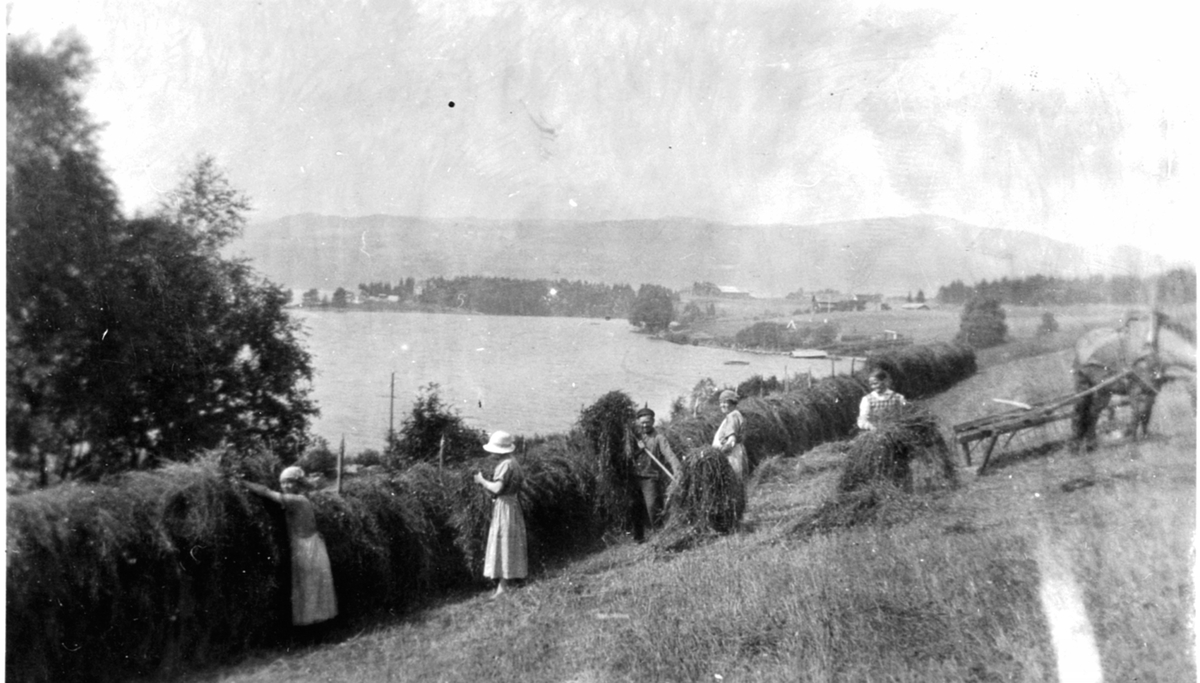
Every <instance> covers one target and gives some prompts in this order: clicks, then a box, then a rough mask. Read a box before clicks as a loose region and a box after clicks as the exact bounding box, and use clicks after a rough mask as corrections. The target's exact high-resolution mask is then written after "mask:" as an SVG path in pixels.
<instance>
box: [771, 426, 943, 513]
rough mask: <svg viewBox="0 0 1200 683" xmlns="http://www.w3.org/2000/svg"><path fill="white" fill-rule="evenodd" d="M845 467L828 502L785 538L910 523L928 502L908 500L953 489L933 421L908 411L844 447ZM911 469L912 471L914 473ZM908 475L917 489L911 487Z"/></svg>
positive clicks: (938, 431) (941, 445)
mask: <svg viewBox="0 0 1200 683" xmlns="http://www.w3.org/2000/svg"><path fill="white" fill-rule="evenodd" d="M844 451H845V454H846V455H845V458H846V463H845V466H844V468H843V470H842V474H841V477H840V478H839V479H838V483H837V489H836V493H835V495H834V497H833V499H831V500H828V501H826V502H825V503H823V504H822V505H821V506H820V507H819V508H817V510H815V511H814V512H811V513H808V514H805V515H803V516H801V517H800V518H799V519H798V520H796V521H795V522H793V523H792V524H791V525H790V527H789V529H788V531H787V535H790V536H800V537H803V536H808V535H811V534H813V533H823V532H828V531H831V530H834V529H841V528H846V527H851V526H857V525H862V524H896V523H900V522H903V521H906V520H908V519H912V518H913V517H914V516H915V515H916V514H917V513H918V512H919V511H920V510H922V509H924V508H925V507H927V506H928V504H929V502H928V500H926V499H925V498H923V497H921V496H914V495H911V494H912V493H913V491H914V488H918V489H919V490H921V491H925V490H930V489H939V488H952V487H954V486H957V485H958V475H957V470H956V468H955V465H954V457H953V454H952V452H951V451H950V448H949V446H948V445H947V444H946V441H945V439H944V438H943V437H942V435H941V431H940V430H939V428H938V425H937V421H936V420H935V419H934V418H933V416H932V415H930V414H929V413H928V412H927V411H925V410H924V409H922V408H918V407H915V406H908V407H907V408H906V409H905V411H904V412H903V413H902V414H901V415H900V417H899V419H897V420H895V421H894V422H890V423H885V424H883V425H881V426H880V427H879V428H878V429H876V430H872V431H866V432H862V433H860V434H859V435H858V436H856V437H854V439H853V440H852V441H850V442H849V443H848V444H846V445H845V447H844ZM914 466H915V467H914ZM914 470H919V471H920V473H921V475H922V476H921V479H922V485H921V486H920V487H915V486H914V482H913V477H914Z"/></svg>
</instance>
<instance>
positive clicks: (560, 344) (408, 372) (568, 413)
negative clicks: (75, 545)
mask: <svg viewBox="0 0 1200 683" xmlns="http://www.w3.org/2000/svg"><path fill="white" fill-rule="evenodd" d="M292 314H293V315H295V316H296V317H297V318H298V319H299V320H301V322H302V323H303V325H304V328H305V331H306V334H305V336H304V337H303V340H304V343H305V345H306V347H307V348H308V350H309V352H310V353H312V355H313V367H314V369H315V377H314V378H313V397H314V398H315V399H316V401H317V403H318V405H319V407H320V409H321V415H320V417H318V418H317V419H316V420H315V421H314V425H313V431H314V432H315V433H316V434H318V435H320V436H323V437H325V438H326V439H328V440H329V442H330V444H331V445H332V446H334V447H335V448H336V447H337V445H338V443H339V442H340V440H341V439H342V437H343V436H344V437H345V439H346V451H347V453H357V452H359V451H361V450H364V449H367V448H375V449H381V448H382V447H383V443H384V438H385V435H386V434H387V429H388V419H389V384H390V382H391V376H392V373H393V372H395V373H396V394H395V395H396V400H395V424H396V427H397V428H399V426H400V424H401V422H402V421H403V419H404V417H405V416H406V415H407V414H408V413H409V412H410V411H411V410H412V405H413V401H414V400H415V399H416V397H417V396H418V394H419V389H420V388H421V387H423V386H425V385H427V384H429V383H430V382H436V383H437V384H438V385H439V389H438V394H439V396H440V397H441V398H442V400H443V401H444V402H445V403H446V404H448V405H451V406H453V407H454V408H455V409H456V410H457V411H458V413H459V414H460V415H461V416H462V417H463V418H464V420H465V421H466V422H467V423H468V424H470V425H472V426H474V427H478V428H480V429H484V430H487V431H491V430H494V429H505V430H508V431H511V432H514V433H516V434H526V435H532V434H537V433H540V434H550V433H555V432H564V431H566V430H567V429H569V428H570V427H571V425H572V424H574V422H575V420H576V419H577V418H578V417H579V411H580V410H581V409H582V408H584V407H586V406H589V405H591V404H592V403H594V402H595V401H596V399H598V398H600V397H601V396H602V395H604V394H605V393H607V392H609V391H611V390H614V389H619V390H621V391H624V392H625V393H627V394H628V395H629V396H630V397H631V398H632V399H633V400H634V401H635V402H637V404H638V405H641V404H643V403H647V404H649V405H650V407H651V408H653V409H654V410H655V411H656V412H658V413H659V416H660V417H665V416H666V415H667V414H668V413H669V411H670V405H671V402H672V401H673V400H674V399H675V398H677V397H679V396H688V395H690V393H691V391H692V388H693V387H695V385H696V383H697V382H698V381H700V380H701V379H703V378H705V377H711V378H712V379H713V380H714V381H715V382H716V383H717V385H718V386H720V385H725V384H729V385H736V384H738V383H739V382H741V381H743V380H745V379H747V378H749V377H751V376H752V375H763V376H765V377H770V376H771V375H775V376H777V377H780V378H782V377H783V376H784V375H785V374H791V375H794V374H801V373H806V372H809V371H810V370H811V371H812V373H813V375H814V376H817V377H823V376H825V375H828V374H829V372H830V368H831V365H830V362H829V361H828V360H819V361H808V360H799V359H794V358H790V357H787V356H770V355H758V354H749V353H742V352H737V351H731V350H726V349H712V348H704V347H696V346H681V345H678V344H671V343H668V342H664V341H657V340H653V339H649V338H647V337H646V336H644V335H640V334H635V333H634V332H633V331H632V328H631V327H630V325H629V322H628V321H626V320H598V319H591V318H531V317H511V316H466V315H442V314H435V313H407V312H405V313H400V312H362V311H353V312H345V313H334V312H326V311H303V310H295V311H293V312H292ZM726 361H741V362H744V363H746V364H745V365H741V364H735V365H727V364H726ZM842 366H845V367H842ZM848 369H849V362H848V361H847V362H842V363H839V364H838V371H839V372H846V371H847V370H848Z"/></svg>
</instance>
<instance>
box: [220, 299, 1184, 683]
mask: <svg viewBox="0 0 1200 683" xmlns="http://www.w3.org/2000/svg"><path fill="white" fill-rule="evenodd" d="M889 313H890V312H889ZM917 313H929V312H924V311H922V312H917ZM934 313H938V312H934ZM1102 314H1107V312H1097V313H1096V315H1097V316H1100V315H1102ZM847 315H862V314H847ZM881 315H884V314H881ZM952 317H953V318H954V320H955V323H956V322H957V313H955V314H954V315H953V316H952ZM1013 317H1014V316H1012V314H1011V312H1010V322H1012V318H1013ZM1032 317H1033V318H1034V319H1035V320H1036V319H1038V318H1040V310H1038V311H1037V315H1036V316H1032ZM1065 322H1066V320H1065V319H1064V318H1063V317H1060V323H1065ZM1064 327H1066V325H1064ZM914 336H915V335H914ZM1027 350H1028V349H1027ZM1011 355H1013V356H1014V357H1016V358H1017V359H1016V360H1012V361H1006V360H1005V357H1004V356H1003V355H1001V354H996V355H993V356H992V357H991V358H992V361H991V362H990V363H989V364H987V365H984V366H982V367H981V370H980V372H979V373H978V374H977V375H976V376H974V377H972V378H971V379H969V380H967V381H965V382H963V383H961V384H959V385H958V386H956V387H954V388H953V389H951V390H950V391H947V392H945V393H943V394H941V395H939V396H936V397H934V398H932V399H930V400H928V401H926V402H925V405H926V407H927V408H929V409H930V410H931V411H933V412H934V414H936V415H937V416H938V418H939V420H940V421H941V423H942V425H943V427H944V428H945V430H946V431H947V432H948V428H949V425H951V424H953V423H954V422H957V421H961V420H965V419H969V418H972V417H978V416H980V415H982V414H985V413H986V412H988V411H990V410H994V409H1003V406H1001V405H998V404H996V403H995V402H993V401H991V399H992V398H1006V399H1016V400H1026V401H1028V400H1039V399H1042V398H1048V397H1050V396H1056V395H1061V394H1064V393H1068V392H1069V391H1070V383H1069V376H1068V375H1067V374H1066V373H1067V370H1068V368H1069V362H1070V356H1069V355H1068V354H1067V353H1066V352H1063V351H1060V352H1057V353H1050V354H1043V355H1035V356H1032V357H1022V356H1023V354H1022V353H1011ZM1065 430H1066V425H1065V424H1059V425H1053V426H1049V427H1045V428H1041V429H1039V430H1034V431H1031V432H1030V433H1029V434H1027V435H1024V436H1022V437H1019V438H1018V439H1017V440H1014V442H1013V443H1012V444H1010V445H1009V447H1008V448H1007V449H1005V450H1004V451H1003V452H999V453H998V454H997V455H996V456H995V457H994V461H993V462H994V467H993V468H992V469H991V470H990V471H989V472H988V473H987V474H985V475H983V476H976V475H975V473H974V471H973V470H969V469H967V468H965V467H963V468H960V475H961V478H962V482H963V483H962V485H961V486H960V487H959V488H958V489H957V490H953V491H945V490H941V491H932V490H925V489H923V488H922V487H921V486H920V485H919V484H918V488H917V493H916V494H914V495H911V496H903V497H901V498H898V499H893V500H888V501H885V502H884V503H883V504H882V505H881V506H880V507H879V508H877V509H876V510H875V511H874V514H873V515H872V514H867V515H865V516H864V517H863V519H864V523H862V524H858V525H855V526H851V527H849V528H845V529H841V530H838V531H834V532H829V533H813V532H812V530H811V529H810V528H809V527H808V526H807V522H806V520H809V519H811V516H812V513H813V511H814V510H816V509H817V508H818V507H819V506H820V505H821V504H822V503H824V502H826V501H828V500H829V499H830V498H831V496H832V495H833V488H834V485H835V483H836V480H837V477H838V474H839V471H840V469H841V465H842V461H843V451H842V449H841V448H840V447H839V446H838V445H836V444H834V445H829V446H823V447H819V448H817V449H815V450H813V451H810V452H808V453H806V454H805V455H803V456H801V457H798V458H791V459H777V460H773V461H769V462H768V463H766V464H765V465H764V466H763V467H761V468H760V470H759V471H758V472H757V473H756V475H755V482H754V483H753V484H752V486H753V488H752V491H751V495H750V502H749V508H748V511H747V516H746V520H745V522H746V523H745V528H744V529H743V531H742V532H741V533H737V534H734V535H732V536H730V537H725V538H720V539H718V540H716V541H714V542H712V543H710V544H708V545H704V546H701V547H698V548H694V549H691V550H687V551H683V552H666V551H664V550H660V549H656V548H655V546H654V545H653V544H652V543H650V544H645V545H637V544H633V543H631V542H630V541H629V540H628V539H623V538H610V539H608V542H609V544H608V546H607V547H605V548H602V549H599V550H598V551H597V552H594V553H591V554H589V555H587V556H584V557H581V558H579V559H578V560H577V561H575V562H573V563H570V564H567V565H565V566H562V567H558V568H555V569H553V570H551V571H549V572H547V573H545V574H542V575H540V576H537V577H536V578H535V579H534V580H532V581H531V582H530V583H529V584H528V585H527V586H525V587H523V588H521V589H519V590H518V591H517V592H516V593H514V594H512V595H509V596H506V597H505V598H502V599H500V600H495V601H493V600H489V599H488V598H487V597H486V594H483V593H480V594H465V595H457V596H452V597H449V598H446V599H443V600H439V601H437V602H436V603H433V604H430V605H428V606H426V607H424V608H423V609H420V610H418V611H415V612H413V613H411V614H409V615H408V616H407V617H405V618H402V619H399V620H397V621H394V622H391V623H380V624H376V625H369V626H367V625H358V626H354V627H351V628H349V629H347V632H346V633H344V634H343V635H342V637H340V638H338V639H337V640H336V642H330V643H325V644H322V645H319V646H311V647H297V648H295V649H293V650H292V651H290V652H279V651H272V652H262V653H258V654H257V655H254V656H252V657H250V658H248V659H247V660H245V661H243V662H242V663H241V664H239V665H237V666H233V667H229V668H225V669H222V670H219V671H213V672H208V673H207V674H204V675H201V676H198V677H197V680H221V681H230V682H235V681H236V682H242V681H245V682H249V681H275V680H292V681H352V682H354V681H361V682H364V683H365V682H367V681H371V682H374V681H476V680H489V681H557V682H561V681H573V682H578V683H584V682H593V681H595V682H600V681H796V680H839V681H842V680H845V681H875V680H890V681H1045V680H1056V679H1057V680H1067V679H1068V677H1064V676H1063V675H1062V674H1063V672H1068V673H1069V674H1070V677H1069V679H1070V680H1100V679H1099V678H1098V677H1091V678H1089V677H1088V674H1091V673H1098V672H1099V671H1102V672H1103V676H1104V679H1106V680H1110V681H1129V680H1142V681H1181V680H1195V678H1196V670H1195V663H1194V662H1195V660H1194V654H1195V653H1194V633H1193V632H1192V629H1193V628H1194V625H1193V621H1192V615H1193V604H1194V602H1193V601H1194V586H1193V583H1192V566H1191V563H1192V555H1193V551H1194V547H1193V544H1194V540H1193V539H1194V533H1195V512H1194V511H1195V452H1196V440H1195V433H1196V431H1195V417H1194V415H1193V414H1192V411H1191V407H1190V403H1189V401H1188V399H1187V396H1186V394H1185V392H1184V391H1183V390H1182V387H1177V386H1169V387H1168V388H1167V389H1166V390H1165V391H1164V392H1163V394H1162V396H1161V398H1160V401H1159V405H1158V409H1157V410H1156V413H1155V417H1154V421H1153V423H1152V426H1151V430H1152V432H1153V435H1152V437H1151V438H1150V439H1148V440H1145V441H1142V442H1137V443H1134V442H1128V441H1121V440H1112V441H1106V442H1105V443H1104V444H1103V445H1102V446H1101V447H1100V448H1099V449H1097V450H1096V451H1094V452H1092V453H1089V454H1086V455H1084V454H1079V453H1076V452H1075V451H1073V450H1071V449H1070V448H1068V447H1067V446H1066V444H1065V443H1064V441H1063V439H1065V437H1066V431H1065ZM960 464H961V463H960ZM917 474H918V478H917V480H918V482H920V481H921V478H920V472H918V473H917ZM872 518H873V519H872Z"/></svg>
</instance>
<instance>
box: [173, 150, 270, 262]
mask: <svg viewBox="0 0 1200 683" xmlns="http://www.w3.org/2000/svg"><path fill="white" fill-rule="evenodd" d="M250 208H251V207H250V200H249V198H247V197H246V196H245V195H244V194H242V193H241V192H240V191H238V190H236V189H234V188H233V187H232V186H231V185H230V184H229V180H228V179H227V178H226V177H225V174H224V173H223V172H222V171H221V169H220V168H219V167H218V166H217V161H216V159H214V158H213V157H212V156H211V155H208V154H200V155H199V156H197V157H196V161H195V162H194V163H193V165H192V167H191V168H190V169H189V170H188V171H187V172H186V173H184V176H183V180H182V181H181V182H180V183H179V185H178V186H177V187H176V188H175V189H173V190H171V191H170V192H168V193H167V194H166V196H165V197H164V198H163V200H162V202H161V203H160V205H159V210H158V215H159V216H162V217H164V218H167V219H169V220H171V221H173V222H175V223H177V224H179V225H180V226H181V227H183V228H184V229H185V230H186V231H187V232H188V233H190V234H192V235H194V236H195V237H196V238H197V239H198V240H199V241H200V244H201V246H202V247H204V248H205V249H210V250H214V251H215V250H216V249H218V248H220V247H222V246H224V245H226V244H228V243H229V242H230V241H231V240H233V239H234V238H236V237H240V236H241V235H242V231H243V229H244V228H245V226H246V217H245V215H246V212H247V211H249V210H250Z"/></svg>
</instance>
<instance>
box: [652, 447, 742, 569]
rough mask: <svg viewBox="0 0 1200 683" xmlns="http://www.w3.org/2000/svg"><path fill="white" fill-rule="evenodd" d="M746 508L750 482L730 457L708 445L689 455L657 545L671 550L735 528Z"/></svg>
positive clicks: (673, 494) (684, 462)
mask: <svg viewBox="0 0 1200 683" xmlns="http://www.w3.org/2000/svg"><path fill="white" fill-rule="evenodd" d="M745 512H746V485H745V482H744V481H742V480H741V479H740V478H738V476H737V475H736V474H735V473H734V471H733V467H732V466H730V464H729V458H728V457H727V456H726V455H725V454H724V453H722V452H721V451H720V450H719V449H716V448H713V447H711V446H710V447H706V448H703V449H700V450H699V451H693V452H692V453H691V454H689V455H688V457H686V458H685V459H684V461H683V463H682V467H681V468H680V472H679V474H678V477H677V478H676V480H675V482H674V484H673V485H672V486H671V491H670V495H669V498H668V500H667V514H668V521H667V524H666V526H665V527H664V528H663V530H662V531H661V532H660V533H659V534H658V535H657V536H656V537H655V545H656V546H658V547H660V548H663V549H668V550H679V549H682V548H684V547H690V546H691V545H693V544H694V543H695V541H696V540H697V538H698V537H704V536H708V535H712V534H713V533H717V534H727V533H729V532H731V531H733V530H735V529H736V528H737V526H738V524H739V523H740V522H741V520H742V515H743V514H745Z"/></svg>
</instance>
